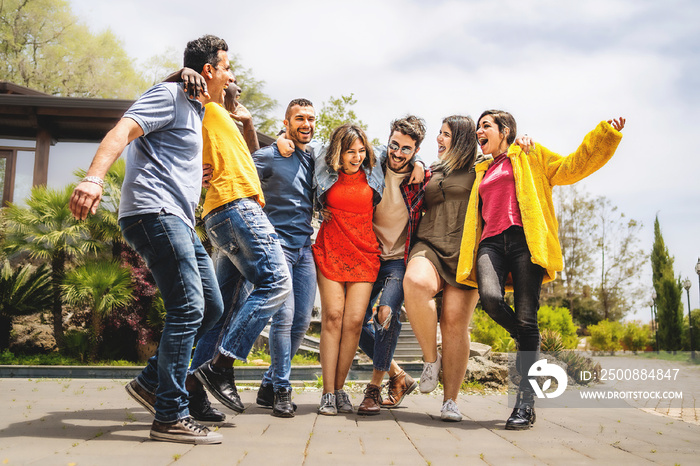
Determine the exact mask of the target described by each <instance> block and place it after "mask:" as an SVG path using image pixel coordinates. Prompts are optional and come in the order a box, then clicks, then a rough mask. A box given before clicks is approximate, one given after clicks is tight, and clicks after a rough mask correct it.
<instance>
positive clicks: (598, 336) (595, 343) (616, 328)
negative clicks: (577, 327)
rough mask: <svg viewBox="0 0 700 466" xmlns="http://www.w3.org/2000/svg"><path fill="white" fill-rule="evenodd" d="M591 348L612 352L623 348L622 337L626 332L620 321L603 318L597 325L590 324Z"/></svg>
mask: <svg viewBox="0 0 700 466" xmlns="http://www.w3.org/2000/svg"><path fill="white" fill-rule="evenodd" d="M588 330H589V331H590V332H591V339H590V344H591V349H593V350H594V351H609V352H610V353H611V354H613V353H615V351H617V350H619V349H621V348H622V345H621V344H620V339H621V338H622V335H623V333H624V327H623V326H622V324H621V323H620V322H610V321H609V320H602V321H600V322H599V323H597V324H596V325H590V326H589V327H588Z"/></svg>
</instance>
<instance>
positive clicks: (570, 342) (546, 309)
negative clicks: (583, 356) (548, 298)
mask: <svg viewBox="0 0 700 466" xmlns="http://www.w3.org/2000/svg"><path fill="white" fill-rule="evenodd" d="M537 323H538V325H539V327H540V332H542V331H543V330H554V331H556V332H557V333H559V335H561V340H562V343H563V344H564V347H565V348H567V349H575V348H576V347H577V346H578V335H576V324H574V321H573V319H572V318H571V313H570V312H569V310H568V309H567V308H565V307H555V308H552V307H551V306H540V310H539V311H538V312H537Z"/></svg>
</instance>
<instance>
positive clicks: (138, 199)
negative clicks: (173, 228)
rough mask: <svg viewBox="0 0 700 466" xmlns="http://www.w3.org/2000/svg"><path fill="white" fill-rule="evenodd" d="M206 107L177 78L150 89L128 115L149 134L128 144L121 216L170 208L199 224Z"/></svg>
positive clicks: (135, 103)
mask: <svg viewBox="0 0 700 466" xmlns="http://www.w3.org/2000/svg"><path fill="white" fill-rule="evenodd" d="M203 116H204V107H203V106H202V104H201V103H200V102H198V101H196V100H190V99H189V98H188V97H187V95H186V94H185V92H183V90H182V88H181V87H180V85H179V84H177V83H160V84H156V85H155V86H153V87H152V88H150V89H149V90H147V91H146V92H145V93H144V94H143V95H142V96H141V97H140V98H139V99H138V100H137V101H136V102H134V104H133V105H132V106H131V108H129V110H127V111H126V113H125V114H124V117H125V118H131V119H132V120H134V121H135V122H136V123H138V125H139V126H140V127H141V129H143V133H144V135H143V136H141V137H140V138H137V139H135V140H133V141H132V142H131V144H129V146H127V155H126V176H125V177H124V184H123V185H122V198H121V203H120V205H119V218H120V219H121V218H123V217H129V216H133V215H143V214H151V213H158V212H161V211H165V212H166V213H169V214H173V215H176V216H178V217H180V218H181V219H182V220H183V221H184V222H185V223H186V224H188V225H189V226H190V227H191V228H193V229H194V225H195V216H194V211H195V208H196V207H197V204H198V203H199V197H200V193H201V186H202V117H203Z"/></svg>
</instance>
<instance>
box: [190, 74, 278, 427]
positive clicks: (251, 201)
mask: <svg viewBox="0 0 700 466" xmlns="http://www.w3.org/2000/svg"><path fill="white" fill-rule="evenodd" d="M202 75H203V76H204V78H205V80H207V87H208V91H209V95H210V96H211V100H210V101H209V102H207V103H206V105H205V113H204V119H203V120H202V125H203V131H202V133H203V137H204V147H203V160H204V163H205V164H207V163H208V164H210V165H211V168H212V177H211V180H210V181H209V184H210V187H209V190H208V192H207V195H206V199H205V201H204V212H203V216H204V224H205V226H206V229H207V234H208V235H209V240H210V241H211V243H212V245H213V246H214V247H215V248H216V257H215V260H214V264H215V268H216V277H217V280H218V282H219V289H220V290H221V295H222V298H223V300H224V315H223V317H222V318H221V320H220V321H219V322H218V323H217V324H216V325H215V326H214V327H213V328H212V329H211V330H209V331H208V332H207V333H206V334H204V335H203V336H202V338H201V339H200V340H199V342H198V343H197V348H196V350H195V353H194V357H193V359H192V364H191V367H192V368H195V370H194V377H189V378H188V380H187V389H188V390H189V391H192V390H201V386H199V383H197V381H199V382H201V384H202V385H204V386H205V387H206V388H207V389H208V390H209V392H211V394H212V395H214V396H215V397H216V399H217V400H219V401H220V402H221V403H222V404H223V405H224V406H226V407H228V408H230V409H232V410H234V411H236V412H242V411H243V409H244V406H243V403H241V399H240V397H239V396H238V392H237V390H236V385H235V380H234V374H233V361H234V360H235V359H240V360H245V359H246V358H247V356H248V353H249V352H250V350H251V348H252V347H253V343H255V340H256V339H257V338H258V336H259V335H260V332H261V331H262V330H263V329H264V328H265V325H266V324H267V322H268V321H269V320H270V317H272V316H273V315H274V314H275V313H276V312H278V311H279V309H280V308H281V307H282V305H283V304H284V302H285V301H286V299H287V296H288V295H289V294H290V292H291V289H292V285H291V278H290V274H289V269H288V267H287V262H286V259H285V257H284V252H283V251H282V246H281V245H280V242H279V239H278V237H277V233H275V229H274V228H273V226H272V225H271V224H270V221H269V220H268V219H267V216H266V215H265V213H264V212H263V210H262V208H263V206H264V205H265V199H264V197H263V192H262V188H261V187H260V180H259V178H258V173H257V170H256V168H255V164H254V163H253V159H252V157H251V155H250V150H251V149H253V150H255V149H257V147H256V146H257V136H256V135H255V128H254V127H253V123H252V117H251V115H250V112H248V110H247V109H246V108H245V107H244V106H243V105H241V104H239V103H238V102H237V99H238V97H239V95H240V91H241V89H240V87H238V85H237V84H236V80H235V77H234V76H233V73H232V72H231V68H230V64H229V63H228V60H226V63H224V64H221V63H220V64H219V65H218V66H216V67H212V68H211V69H208V70H207V69H205V70H204V72H203V74H202ZM226 100H228V102H227V103H229V104H230V105H229V109H230V110H231V113H229V110H227V109H226V108H224V104H225V102H226ZM234 119H235V120H238V121H240V122H241V123H242V125H243V132H244V133H245V136H246V137H245V138H244V136H243V135H242V134H241V132H240V130H239V129H238V126H237V125H236V122H235V121H234ZM243 279H245V280H247V281H249V282H250V283H252V284H253V285H254V287H255V288H254V290H253V292H252V293H251V294H250V295H248V296H247V298H245V300H243V301H242V302H237V297H238V291H239V288H240V287H241V286H242V284H243V283H244V281H245V280H243ZM195 377H196V379H195ZM202 409H203V410H205V411H208V412H209V413H210V414H211V418H212V420H213V421H217V420H220V417H221V414H220V413H219V416H217V413H216V411H215V410H213V409H212V408H211V407H210V406H209V405H208V402H206V403H204V404H203V405H202ZM217 418H219V419H217Z"/></svg>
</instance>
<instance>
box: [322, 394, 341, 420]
mask: <svg viewBox="0 0 700 466" xmlns="http://www.w3.org/2000/svg"><path fill="white" fill-rule="evenodd" d="M318 414H323V415H324V416H335V415H336V414H338V410H337V409H336V407H335V395H334V394H333V393H330V392H329V393H324V394H323V395H322V396H321V404H320V405H318Z"/></svg>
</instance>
